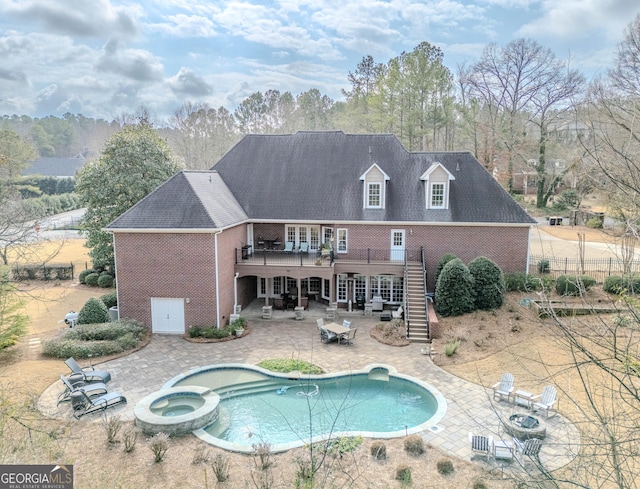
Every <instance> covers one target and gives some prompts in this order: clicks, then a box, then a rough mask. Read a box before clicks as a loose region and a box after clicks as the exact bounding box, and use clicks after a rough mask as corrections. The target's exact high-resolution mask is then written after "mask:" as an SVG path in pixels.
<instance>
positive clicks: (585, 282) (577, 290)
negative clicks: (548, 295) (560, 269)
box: [556, 275, 596, 295]
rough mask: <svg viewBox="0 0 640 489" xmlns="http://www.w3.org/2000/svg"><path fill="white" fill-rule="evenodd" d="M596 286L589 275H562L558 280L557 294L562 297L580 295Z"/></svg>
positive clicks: (594, 280) (593, 279)
mask: <svg viewBox="0 0 640 489" xmlns="http://www.w3.org/2000/svg"><path fill="white" fill-rule="evenodd" d="M595 284H596V279H595V278H593V277H589V276H588V275H560V276H559V277H558V278H557V279H556V292H557V293H558V294H560V295H580V294H583V293H584V292H586V291H587V290H589V289H590V288H591V287H593V286H594V285H595Z"/></svg>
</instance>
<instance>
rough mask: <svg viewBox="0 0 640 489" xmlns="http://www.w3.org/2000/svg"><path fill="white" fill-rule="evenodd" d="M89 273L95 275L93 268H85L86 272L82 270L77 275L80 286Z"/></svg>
mask: <svg viewBox="0 0 640 489" xmlns="http://www.w3.org/2000/svg"><path fill="white" fill-rule="evenodd" d="M91 273H96V271H95V270H94V269H93V268H87V269H86V270H82V271H81V272H80V273H79V274H78V282H80V283H81V284H84V283H85V279H86V278H87V275H89V274H91Z"/></svg>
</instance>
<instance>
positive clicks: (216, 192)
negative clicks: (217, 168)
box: [108, 171, 247, 231]
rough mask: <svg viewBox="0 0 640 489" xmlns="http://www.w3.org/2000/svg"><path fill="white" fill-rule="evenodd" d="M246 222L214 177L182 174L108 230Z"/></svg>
mask: <svg viewBox="0 0 640 489" xmlns="http://www.w3.org/2000/svg"><path fill="white" fill-rule="evenodd" d="M246 219H247V215H246V214H245V213H244V211H243V210H242V208H241V207H240V206H239V205H238V202H237V201H236V199H235V198H234V196H233V195H232V194H231V192H229V189H228V188H227V186H226V185H225V184H224V182H223V181H222V179H221V178H220V175H219V174H218V173H216V172H211V171H205V172H201V171H184V172H180V173H178V174H176V175H174V176H173V177H171V178H170V179H169V180H167V181H166V182H165V183H163V184H162V185H160V187H158V188H157V189H156V190H154V191H153V192H151V193H150V194H149V195H147V196H146V197H145V198H144V199H142V200H141V201H140V202H138V203H137V204H136V205H134V206H133V207H132V208H131V209H129V210H128V211H127V212H125V213H124V214H122V215H121V216H120V217H118V218H117V219H116V220H115V221H113V222H112V223H111V224H109V226H108V229H111V230H114V231H115V230H118V229H141V228H142V229H152V228H159V229H212V228H215V229H219V228H224V227H227V226H230V225H232V224H236V223H238V222H242V221H245V220H246Z"/></svg>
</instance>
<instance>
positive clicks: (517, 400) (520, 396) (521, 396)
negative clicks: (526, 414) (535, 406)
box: [513, 390, 533, 409]
mask: <svg viewBox="0 0 640 489" xmlns="http://www.w3.org/2000/svg"><path fill="white" fill-rule="evenodd" d="M532 397H533V394H532V393H531V392H527V391H522V390H517V391H516V392H515V393H514V394H513V403H514V404H517V405H518V406H522V407H526V408H529V409H531V398H532Z"/></svg>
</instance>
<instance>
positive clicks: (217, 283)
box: [213, 230, 222, 329]
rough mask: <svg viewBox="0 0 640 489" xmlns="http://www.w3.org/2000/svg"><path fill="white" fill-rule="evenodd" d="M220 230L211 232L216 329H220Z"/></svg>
mask: <svg viewBox="0 0 640 489" xmlns="http://www.w3.org/2000/svg"><path fill="white" fill-rule="evenodd" d="M221 232H222V231H221V230H218V231H216V232H215V233H213V248H214V255H213V256H214V265H215V267H216V324H217V325H218V329H220V287H219V283H220V281H219V280H218V278H219V275H220V269H219V268H218V234H220V233H221Z"/></svg>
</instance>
